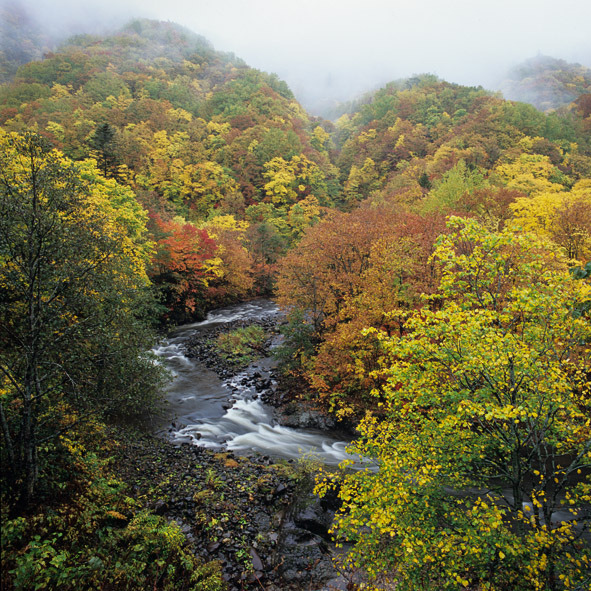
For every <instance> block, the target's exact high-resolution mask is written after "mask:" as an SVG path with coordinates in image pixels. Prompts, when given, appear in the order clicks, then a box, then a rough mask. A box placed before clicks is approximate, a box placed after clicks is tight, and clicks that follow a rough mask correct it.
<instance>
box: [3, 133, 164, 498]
mask: <svg viewBox="0 0 591 591" xmlns="http://www.w3.org/2000/svg"><path fill="white" fill-rule="evenodd" d="M0 144H1V148H2V149H1V151H0V294H1V298H0V332H1V334H2V345H1V346H0V371H1V372H2V373H1V375H2V377H1V382H0V384H1V388H2V391H1V397H0V418H1V422H2V435H3V441H4V446H3V452H2V454H3V461H6V465H7V466H8V480H9V483H10V485H11V489H12V490H11V492H12V495H13V497H16V498H17V499H18V500H19V501H20V503H21V504H22V505H26V504H27V503H28V502H29V501H30V500H31V498H32V495H33V493H34V490H35V485H36V482H37V478H38V474H39V470H40V468H41V467H42V460H43V458H42V457H40V456H42V453H45V452H47V450H48V446H50V445H58V441H59V436H60V435H61V434H62V433H63V432H65V431H66V430H67V429H70V428H72V427H73V426H74V425H76V424H77V423H78V422H79V421H80V420H82V419H83V418H84V416H85V415H87V414H88V413H94V414H105V413H109V412H114V410H115V409H116V410H117V412H119V413H123V414H124V413H125V412H127V413H131V414H133V413H139V412H140V409H142V408H143V409H145V410H149V409H150V408H151V407H153V403H154V401H155V386H156V385H157V382H158V377H157V376H159V375H160V370H159V369H158V368H157V367H156V366H155V365H154V364H153V363H152V362H151V360H150V359H149V357H148V356H147V355H146V353H145V352H146V350H147V349H149V347H150V344H151V338H150V334H149V332H148V331H147V330H146V329H145V324H144V323H143V322H142V321H141V320H140V319H141V316H142V313H144V312H145V311H146V310H147V309H149V308H148V307H149V305H150V300H149V295H148V294H149V292H148V288H149V282H148V279H147V276H146V272H145V264H146V250H147V245H146V244H145V237H144V235H145V219H146V217H145V213H144V212H143V210H142V209H141V207H140V206H139V205H138V204H137V202H136V201H135V198H134V195H133V193H132V191H131V190H129V189H126V188H124V187H121V186H119V185H117V183H116V182H115V181H112V180H106V179H104V178H103V177H101V176H100V174H99V172H98V171H97V170H96V168H95V167H94V166H93V165H92V163H83V164H81V165H78V164H74V163H73V162H71V161H70V160H68V159H67V158H65V157H64V156H63V155H62V154H61V153H59V152H57V151H55V150H49V149H48V148H47V147H46V146H45V145H44V143H43V141H42V140H41V139H40V138H39V137H38V136H35V135H26V136H18V135H16V134H6V133H0Z"/></svg>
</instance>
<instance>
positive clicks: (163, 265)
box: [149, 212, 217, 322]
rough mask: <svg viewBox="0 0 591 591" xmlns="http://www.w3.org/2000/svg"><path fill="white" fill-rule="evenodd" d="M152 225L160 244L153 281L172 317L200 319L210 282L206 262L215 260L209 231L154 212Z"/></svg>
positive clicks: (214, 244)
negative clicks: (196, 317) (159, 289)
mask: <svg viewBox="0 0 591 591" xmlns="http://www.w3.org/2000/svg"><path fill="white" fill-rule="evenodd" d="M149 225H150V228H151V230H152V234H153V239H154V241H155V243H156V249H155V253H154V256H153V258H152V265H151V272H150V278H151V279H152V281H153V283H154V284H156V285H158V286H159V287H160V288H161V291H162V298H163V303H164V304H165V305H166V307H167V308H168V310H169V314H168V316H169V317H170V318H172V319H174V320H175V321H177V322H178V321H182V320H187V319H190V318H192V317H194V316H198V315H199V314H201V313H202V312H203V302H204V298H205V294H206V291H207V280H208V279H209V276H208V271H207V269H206V268H205V266H204V262H205V261H206V260H207V259H210V258H212V257H213V256H214V254H215V252H216V250H217V245H216V243H215V241H214V240H213V239H212V238H210V237H209V235H208V233H207V231H206V230H200V229H199V228H196V227H195V226H194V225H193V224H191V223H180V222H177V221H175V220H168V221H167V220H163V219H162V218H161V217H160V216H159V215H158V214H156V213H153V212H152V213H150V222H149Z"/></svg>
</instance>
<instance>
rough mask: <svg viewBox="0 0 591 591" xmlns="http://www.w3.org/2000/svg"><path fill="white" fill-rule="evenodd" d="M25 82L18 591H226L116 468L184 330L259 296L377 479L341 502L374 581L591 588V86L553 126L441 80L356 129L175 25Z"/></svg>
mask: <svg viewBox="0 0 591 591" xmlns="http://www.w3.org/2000/svg"><path fill="white" fill-rule="evenodd" d="M13 57H14V56H13ZM21 57H22V56H21ZM4 58H5V67H4V71H5V72H6V74H5V77H6V79H7V82H6V83H4V84H3V85H2V86H0V124H1V129H0V143H1V144H2V150H1V152H0V261H1V268H0V294H1V298H0V330H1V332H2V341H1V342H2V344H1V345H0V354H1V365H0V367H1V370H2V375H1V377H0V402H1V407H0V408H1V420H2V433H3V445H2V462H3V468H4V469H3V487H2V495H3V498H2V501H3V502H2V529H3V535H2V538H3V550H2V551H3V557H2V560H3V572H2V581H3V588H4V587H5V588H7V589H10V588H14V589H23V590H24V589H32V588H35V589H54V588H58V587H59V588H63V589H96V588H100V589H140V588H142V589H144V588H147V587H148V586H150V587H153V588H154V589H196V590H206V589H222V588H223V582H222V580H221V579H220V577H219V572H218V571H217V570H216V568H217V567H216V566H215V564H206V563H201V562H199V561H198V560H197V559H196V558H195V557H194V556H192V555H191V554H190V552H189V551H188V550H187V549H186V548H185V546H184V543H183V535H182V533H181V532H180V530H179V529H178V528H176V526H175V525H174V524H173V523H168V522H166V521H165V520H164V519H162V518H161V517H157V516H155V515H153V514H151V513H149V512H146V511H145V510H143V509H142V508H141V507H140V506H139V505H138V504H137V503H136V501H134V500H133V499H131V498H130V497H128V496H126V493H125V492H124V484H123V483H122V482H119V481H117V480H116V479H114V478H113V476H112V472H111V468H110V467H109V464H108V462H107V461H106V460H104V459H102V458H103V457H104V453H99V451H98V448H99V447H101V446H102V447H103V448H104V446H105V445H108V443H105V437H104V435H101V434H103V433H104V429H105V428H106V427H105V425H108V424H111V423H113V422H116V423H119V424H121V423H122V422H123V423H125V422H126V421H129V420H132V419H134V420H136V421H137V420H138V418H139V419H142V418H143V417H144V415H148V414H149V413H150V412H153V411H154V410H155V409H156V407H157V406H158V404H159V400H158V392H160V391H161V390H162V383H163V382H164V380H165V379H166V376H165V375H163V372H162V371H161V370H160V369H159V367H158V366H157V365H155V364H154V363H153V362H152V360H151V358H150V356H149V355H148V354H147V353H146V351H148V350H149V349H150V346H151V344H152V343H153V342H154V339H155V335H156V334H157V331H158V330H162V329H163V328H165V327H167V326H170V325H171V324H174V323H181V322H186V321H189V320H194V319H199V318H203V316H204V314H205V313H206V312H207V311H208V310H210V309H212V308H214V307H216V306H220V305H223V304H226V303H230V302H236V301H241V300H245V299H248V298H252V297H256V296H260V295H267V296H268V295H273V296H276V297H277V299H278V302H279V303H280V305H281V306H282V307H283V308H284V309H285V311H286V313H287V319H288V322H287V324H286V325H285V327H284V336H285V341H284V344H283V346H282V347H281V349H280V351H279V352H278V356H279V357H280V359H281V361H282V367H283V371H284V373H285V378H286V380H289V379H293V381H294V383H295V382H298V383H299V384H302V383H305V384H306V387H305V388H302V394H301V396H303V397H305V398H306V399H307V400H309V401H310V402H313V403H314V404H315V405H316V406H317V407H319V408H321V409H322V410H323V411H324V412H326V413H331V414H334V415H335V416H336V417H338V418H339V419H342V420H344V421H348V422H349V423H350V424H354V425H356V427H357V430H358V439H357V440H356V441H355V443H354V444H353V447H354V449H355V450H356V451H357V452H358V453H359V454H361V455H362V456H364V457H366V458H368V459H369V460H370V461H371V462H372V463H373V465H374V466H375V469H368V470H363V471H355V472H351V473H348V472H346V471H343V472H342V473H341V474H340V475H337V474H330V473H325V474H324V475H321V476H320V477H319V479H318V485H317V490H318V492H319V493H321V494H327V493H328V491H330V490H332V489H335V490H336V491H337V492H338V495H339V496H340V499H341V501H342V507H341V509H340V510H339V512H338V513H337V517H336V519H335V523H334V525H333V529H334V534H335V536H336V538H337V539H338V540H340V541H341V542H343V541H349V542H352V543H353V549H352V550H351V551H350V553H349V556H348V560H349V562H350V564H349V566H350V567H351V568H355V569H362V570H363V571H364V572H366V573H367V574H368V575H369V576H370V577H372V578H371V581H372V583H371V584H372V585H375V588H376V589H393V588H396V589H400V590H403V589H408V590H411V591H412V590H418V589H473V590H485V589H489V590H507V591H508V590H530V589H531V590H534V589H535V590H546V589H548V590H557V589H577V590H581V591H582V590H584V589H588V588H589V585H591V545H590V532H589V525H590V517H591V419H590V417H591V94H589V88H590V87H589V80H591V77H590V76H589V73H588V70H587V71H584V69H576V68H574V69H573V68H570V69H569V68H568V67H566V65H565V64H562V63H558V65H557V63H556V62H552V67H553V68H554V70H553V71H554V74H553V80H555V81H556V80H558V81H560V80H563V82H564V84H565V88H566V89H567V91H568V92H567V94H568V93H571V94H570V95H569V99H570V98H572V100H571V101H570V102H568V104H565V105H564V106H562V107H560V108H558V109H555V110H553V111H552V112H548V113H544V112H541V111H540V110H538V109H536V108H535V107H534V106H532V105H530V104H526V103H520V102H512V101H508V100H505V99H503V98H502V97H501V96H499V95H497V94H494V93H489V92H487V91H486V90H484V89H482V88H473V87H464V86H459V85H456V84H452V83H449V82H445V81H443V80H440V79H438V78H437V77H435V76H432V75H424V76H417V77H414V78H411V79H407V80H401V81H396V82H392V83H391V84H389V85H387V86H386V87H384V88H382V89H381V90H379V91H377V92H374V93H372V94H371V95H367V96H366V97H365V98H364V99H362V100H361V101H358V102H357V103H355V104H353V105H352V106H350V108H349V109H347V111H348V112H346V113H345V114H343V115H342V116H341V117H340V118H339V119H337V120H336V121H335V122H331V121H327V120H322V119H319V118H314V117H311V116H310V115H308V114H307V113H306V112H305V111H304V110H303V109H302V107H301V106H300V105H299V104H298V102H297V101H296V100H295V98H294V96H293V94H292V93H291V91H290V90H289V88H288V87H287V85H286V84H285V83H284V82H282V81H281V80H279V79H278V78H277V77H276V76H274V75H270V74H266V73H263V72H259V71H257V70H254V69H252V68H249V67H248V66H247V65H246V64H245V63H243V62H242V61H241V60H240V59H238V58H236V57H235V56H233V55H231V54H223V53H220V52H218V51H215V50H214V49H213V48H212V46H211V45H210V44H209V43H208V42H207V41H206V40H205V39H203V38H201V37H199V36H196V35H194V34H192V33H191V32H189V31H187V30H184V29H183V28H181V27H179V26H176V25H173V24H170V23H158V22H153V21H143V20H138V21H134V22H132V23H130V24H129V25H128V26H127V27H126V28H125V29H123V30H122V31H120V32H118V33H117V34H114V35H112V36H108V37H101V38H99V37H92V36H86V35H84V36H79V37H74V38H72V39H70V40H69V41H68V42H67V43H66V44H64V45H63V46H62V47H60V48H59V50H57V51H55V52H53V53H48V54H46V55H45V56H44V57H43V59H39V60H35V61H27V60H26V59H22V60H21V61H25V62H27V63H24V64H23V65H21V66H20V67H18V69H16V67H15V60H16V61H18V56H17V57H14V59H13V61H10V60H8V61H7V56H4ZM6 64H8V65H6ZM528 67H529V68H533V65H532V63H530V64H529V65H527V64H526V65H524V72H525V73H524V72H522V73H521V74H522V79H527V76H528V73H531V72H530V70H527V68H528ZM12 70H14V75H12ZM579 70H580V71H579ZM558 71H560V72H563V73H564V75H563V76H562V78H561V77H560V76H559V75H557V74H556V72H558ZM572 72H575V74H574V76H575V78H576V80H574V79H573V78H572V76H573V75H572ZM9 74H10V75H9ZM569 76H570V77H569ZM573 80H574V81H573ZM554 88H555V86H554ZM555 94H556V92H555ZM571 95H572V96H571ZM561 96H565V95H564V93H562V94H561ZM546 106H547V105H542V107H543V108H546ZM99 441H100V442H102V443H100V444H99V443H98V442H99ZM103 451H104V449H103ZM507 489H510V490H511V491H512V494H511V495H510V497H507V496H505V498H503V494H505V493H503V491H505V490H507ZM466 491H468V492H466ZM48 508H49V510H48ZM123 524H125V525H123ZM129 547H133V548H134V550H133V552H132V553H130V552H127V551H126V550H125V549H126V548H129ZM126 552H127V553H126ZM155 557H157V558H155ZM248 588H250V587H248ZM252 588H255V586H253V587H252Z"/></svg>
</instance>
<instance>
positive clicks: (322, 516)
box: [293, 499, 334, 540]
mask: <svg viewBox="0 0 591 591" xmlns="http://www.w3.org/2000/svg"><path fill="white" fill-rule="evenodd" d="M333 519H334V511H331V510H330V509H329V510H327V509H325V508H324V507H323V506H322V502H321V501H320V499H316V500H315V501H314V502H313V503H311V504H309V505H307V506H305V507H303V508H302V509H300V510H299V511H298V512H297V513H296V514H295V515H294V516H293V522H294V523H295V525H296V526H297V527H299V528H301V529H304V530H307V531H309V532H312V533H314V534H317V535H319V536H322V537H323V538H324V539H326V540H330V539H331V536H330V534H329V533H328V530H329V528H330V526H331V525H332V522H333Z"/></svg>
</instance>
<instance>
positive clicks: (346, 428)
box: [186, 312, 354, 437]
mask: <svg viewBox="0 0 591 591" xmlns="http://www.w3.org/2000/svg"><path fill="white" fill-rule="evenodd" d="M283 320H284V318H283V316H282V315H281V314H280V313H278V312H274V313H271V314H268V315H266V316H263V317H262V318H260V319H257V320H251V321H244V320H239V321H233V322H228V323H225V324H223V325H219V326H215V327H212V328H210V329H208V330H207V331H205V332H204V333H202V334H200V335H199V336H198V337H193V338H191V339H190V340H189V341H188V342H187V344H186V355H187V357H189V358H192V359H196V360H198V361H199V362H200V363H203V364H204V365H205V366H206V367H207V368H209V369H211V370H213V371H214V372H216V374H217V375H218V376H219V377H220V378H222V379H223V380H231V379H232V378H233V377H235V376H236V374H238V373H239V372H242V370H244V369H245V368H247V367H248V364H243V363H240V362H239V361H238V360H234V359H232V358H231V357H230V358H227V357H225V356H222V355H220V353H219V350H218V349H217V347H216V344H215V341H216V339H217V337H218V336H219V335H221V334H224V333H229V332H232V331H235V330H236V329H241V328H245V327H247V326H250V325H252V324H255V325H258V326H260V327H262V328H263V330H264V331H265V334H266V340H265V341H264V343H263V344H262V345H261V346H259V347H257V349H256V354H257V355H258V357H261V358H263V357H270V356H272V349H273V347H275V346H276V345H277V344H278V343H279V342H280V341H281V338H282V337H281V335H280V326H281V322H282V321H283ZM269 374H270V375H269V376H268V377H263V376H262V375H261V374H260V373H259V372H257V371H252V372H249V371H246V372H243V375H242V378H241V382H240V387H243V388H253V389H254V390H255V391H256V392H257V395H258V396H259V397H260V399H261V400H262V401H263V402H264V403H265V404H268V405H269V406H272V407H273V408H274V409H275V411H274V419H275V422H276V423H277V424H279V425H282V426H284V427H290V428H293V429H318V430H321V431H341V432H343V434H344V435H345V436H346V437H351V436H352V435H353V432H354V428H353V426H352V425H351V424H349V423H345V422H339V421H337V420H336V419H335V418H334V417H333V416H331V415H328V414H327V413H326V412H324V411H323V410H321V409H319V408H317V407H316V406H315V405H314V404H313V403H312V402H310V401H307V400H304V399H303V397H302V394H303V390H302V385H301V383H300V384H297V383H294V382H293V380H289V378H287V377H286V376H284V375H282V374H281V372H280V371H279V370H278V369H277V368H276V367H274V366H273V367H271V368H270V370H269ZM234 388H236V387H234ZM228 402H229V404H231V403H232V399H230V400H229V401H228Z"/></svg>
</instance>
